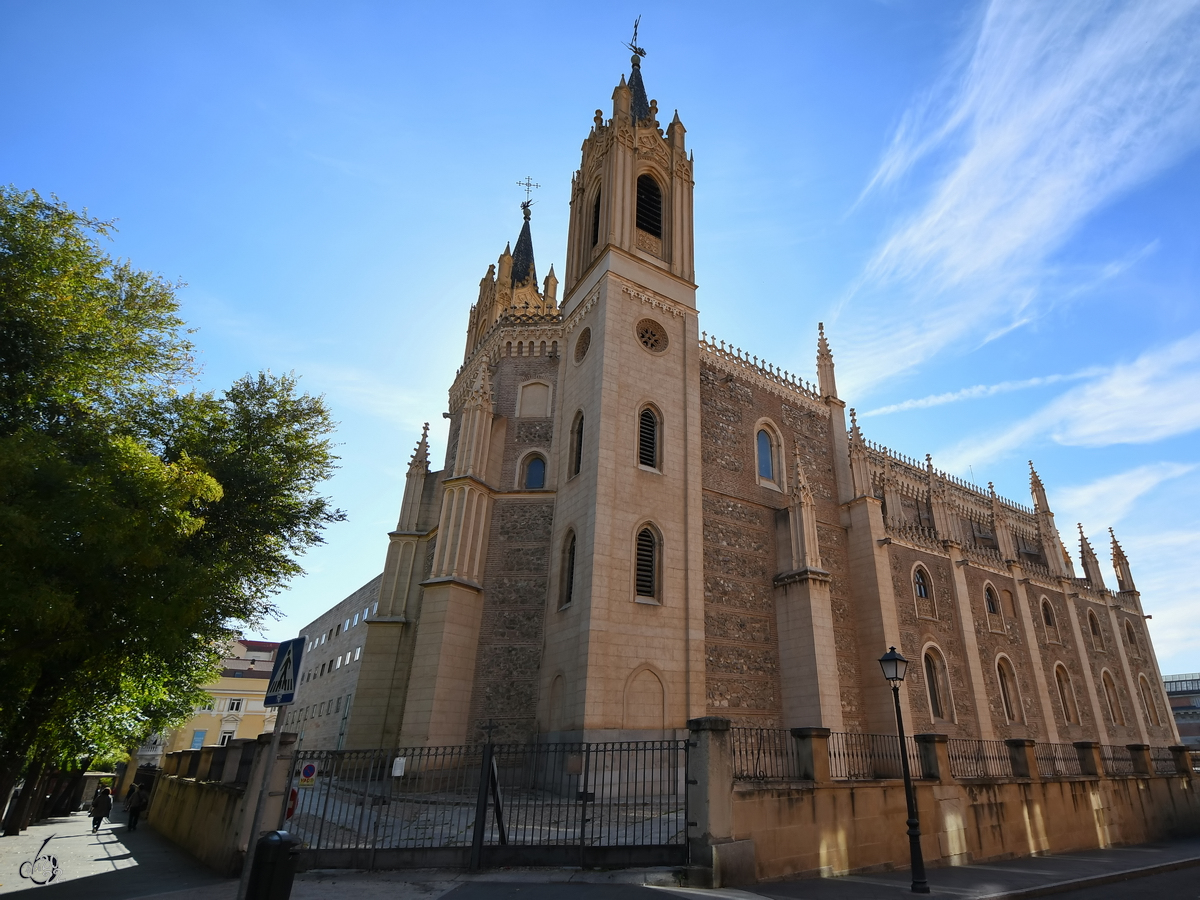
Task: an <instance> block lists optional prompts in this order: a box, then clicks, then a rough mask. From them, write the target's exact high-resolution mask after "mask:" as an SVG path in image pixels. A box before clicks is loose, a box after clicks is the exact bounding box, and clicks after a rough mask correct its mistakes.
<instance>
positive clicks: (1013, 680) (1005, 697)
mask: <svg viewBox="0 0 1200 900" xmlns="http://www.w3.org/2000/svg"><path fill="white" fill-rule="evenodd" d="M996 679H997V681H999V682H1000V702H1001V704H1002V705H1003V706H1004V720H1005V721H1006V722H1007V723H1008V724H1010V725H1012V724H1013V723H1015V722H1018V721H1020V719H1019V718H1018V717H1019V715H1020V711H1021V703H1020V698H1019V696H1018V694H1017V676H1016V673H1015V672H1013V667H1012V663H1010V662H1009V661H1008V660H1007V659H1006V658H1005V657H1003V656H1002V657H1000V658H999V659H998V660H996Z"/></svg>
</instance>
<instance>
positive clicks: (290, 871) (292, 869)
mask: <svg viewBox="0 0 1200 900" xmlns="http://www.w3.org/2000/svg"><path fill="white" fill-rule="evenodd" d="M299 847H300V839H299V838H296V837H293V836H292V835H290V834H288V833H287V832H286V831H270V832H268V833H267V834H264V835H263V836H262V837H260V838H259V839H258V843H257V844H256V845H255V847H254V863H253V865H252V866H251V867H250V883H249V884H248V885H247V887H246V900H288V898H289V897H291V896H292V879H293V878H295V877H296V860H297V858H298V857H299V856H300V850H299Z"/></svg>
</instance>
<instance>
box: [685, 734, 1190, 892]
mask: <svg viewBox="0 0 1200 900" xmlns="http://www.w3.org/2000/svg"><path fill="white" fill-rule="evenodd" d="M688 727H689V729H690V731H691V735H692V740H693V741H694V748H695V749H694V750H693V751H692V753H693V756H692V757H691V760H690V761H689V769H690V771H691V772H692V773H694V776H695V781H694V783H693V785H692V787H690V788H689V798H688V804H689V809H688V817H689V819H691V820H692V821H691V822H689V823H688V824H689V831H688V837H689V845H690V848H691V860H692V865H693V866H701V867H705V868H708V867H711V869H712V882H713V886H714V887H731V886H736V885H737V884H747V883H753V882H755V881H771V880H776V879H781V878H785V877H788V876H795V875H802V876H803V875H820V876H832V875H844V874H848V873H852V872H864V871H881V870H890V869H894V868H907V867H908V865H909V843H908V834H907V830H906V826H905V820H906V818H907V811H906V805H905V796H904V782H903V781H902V780H899V779H885V780H876V781H857V782H854V781H834V780H833V779H831V778H830V773H829V761H828V760H829V757H828V749H827V746H828V745H827V742H828V734H829V733H828V731H827V730H826V729H800V731H801V732H804V733H805V737H804V738H803V739H801V740H800V742H799V746H798V754H799V757H800V760H801V766H802V768H803V773H804V774H806V775H809V776H811V777H809V778H807V780H803V781H799V780H798V781H794V782H782V783H781V782H765V781H764V782H747V781H739V782H734V780H733V766H732V754H731V740H730V737H731V733H730V731H729V727H730V723H729V720H728V719H725V718H721V717H715V716H709V717H705V718H702V719H693V720H691V721H690V722H689V723H688ZM918 742H919V744H920V745H921V747H922V751H921V752H922V761H923V763H922V764H923V768H924V769H925V771H926V773H927V774H932V775H933V776H934V777H931V778H922V779H914V782H913V786H914V790H915V793H916V800H917V807H918V815H919V818H920V827H921V847H922V851H923V854H924V858H925V864H926V865H927V866H929V867H930V868H936V867H938V866H947V865H965V864H968V863H979V862H985V861H988V860H998V859H1010V858H1013V857H1020V856H1031V855H1041V854H1049V853H1067V852H1072V851H1077V850H1089V849H1096V848H1104V847H1110V846H1116V845H1122V844H1138V843H1145V842H1147V841H1154V840H1161V839H1164V838H1169V837H1176V836H1182V835H1194V834H1197V833H1200V798H1197V796H1196V789H1195V788H1196V784H1195V781H1194V779H1193V775H1192V771H1191V762H1190V759H1189V757H1188V754H1187V751H1186V749H1185V748H1182V747H1178V748H1172V750H1173V751H1176V753H1175V755H1176V760H1175V762H1176V767H1177V771H1176V774H1172V775H1153V774H1147V773H1149V772H1152V771H1153V767H1152V766H1151V765H1150V757H1149V755H1148V753H1149V751H1148V749H1147V748H1145V747H1144V745H1143V746H1139V745H1132V746H1131V747H1130V752H1131V754H1133V761H1134V767H1135V771H1138V772H1141V773H1142V774H1137V775H1129V776H1108V775H1104V774H1099V773H1101V772H1103V767H1102V762H1101V758H1100V749H1099V747H1098V745H1096V744H1094V743H1090V742H1083V743H1081V744H1077V745H1076V747H1077V748H1078V749H1079V753H1080V761H1081V764H1082V766H1081V767H1082V769H1083V771H1084V772H1085V773H1091V774H1084V775H1079V776H1068V777H1059V778H1053V779H1044V778H1042V777H1041V776H1039V775H1038V774H1036V773H1037V762H1036V759H1035V758H1034V745H1033V742H1032V741H1030V742H1028V743H1026V742H1024V741H1022V742H1019V744H1020V745H1019V746H1017V747H1016V748H1015V749H1012V750H1011V753H1012V754H1013V761H1014V769H1013V770H1014V771H1020V772H1028V773H1030V774H1029V775H1027V776H1024V777H1020V776H1018V777H1012V778H1004V779H993V778H986V779H985V778H970V779H968V778H962V779H956V778H954V777H952V776H951V774H950V763H949V757H948V753H947V745H946V739H945V737H944V736H942V735H932V734H926V735H920V736H918ZM1016 743H1018V742H1010V747H1012V746H1013V744H1016ZM930 881H931V882H935V881H936V879H935V877H931V878H930Z"/></svg>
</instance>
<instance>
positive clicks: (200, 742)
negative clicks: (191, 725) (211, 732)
mask: <svg viewBox="0 0 1200 900" xmlns="http://www.w3.org/2000/svg"><path fill="white" fill-rule="evenodd" d="M207 734H208V732H207V731H193V732H192V747H191V749H193V750H199V749H200V748H201V747H203V746H204V738H205V736H206V735H207Z"/></svg>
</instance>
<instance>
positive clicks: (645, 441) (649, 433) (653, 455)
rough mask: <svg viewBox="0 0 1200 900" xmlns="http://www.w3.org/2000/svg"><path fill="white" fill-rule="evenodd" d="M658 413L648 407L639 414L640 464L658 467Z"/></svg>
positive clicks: (652, 467) (653, 467)
mask: <svg viewBox="0 0 1200 900" xmlns="http://www.w3.org/2000/svg"><path fill="white" fill-rule="evenodd" d="M658 430H659V429H658V415H657V414H656V413H655V412H654V410H652V409H651V408H650V407H648V406H647V407H646V408H645V409H643V410H642V411H641V414H640V415H638V464H639V465H642V466H647V467H648V468H651V469H657V468H658V459H659V446H658Z"/></svg>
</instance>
